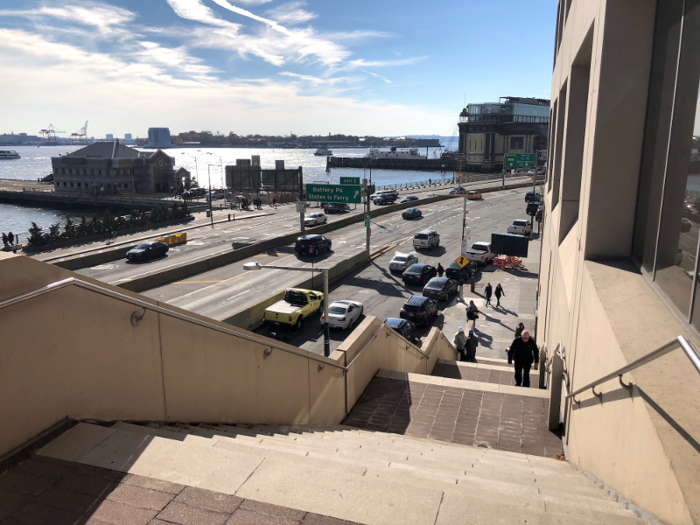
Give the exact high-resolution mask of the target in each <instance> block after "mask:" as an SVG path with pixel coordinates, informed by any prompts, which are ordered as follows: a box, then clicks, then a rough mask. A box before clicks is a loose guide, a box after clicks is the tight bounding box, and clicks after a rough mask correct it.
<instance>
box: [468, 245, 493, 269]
mask: <svg viewBox="0 0 700 525" xmlns="http://www.w3.org/2000/svg"><path fill="white" fill-rule="evenodd" d="M464 256H465V257H466V258H467V259H469V260H470V261H472V262H475V263H477V264H481V265H482V266H486V265H487V264H488V263H490V262H491V261H492V260H493V258H494V257H496V255H495V254H494V253H492V252H491V243H490V242H486V241H481V242H475V243H474V244H472V246H471V248H469V250H467V251H466V252H465V253H464Z"/></svg>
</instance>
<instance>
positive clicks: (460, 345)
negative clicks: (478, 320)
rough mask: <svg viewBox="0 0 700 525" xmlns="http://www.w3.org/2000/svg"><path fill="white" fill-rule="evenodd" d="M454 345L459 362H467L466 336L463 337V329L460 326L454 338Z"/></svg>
mask: <svg viewBox="0 0 700 525" xmlns="http://www.w3.org/2000/svg"><path fill="white" fill-rule="evenodd" d="M454 345H455V348H456V349H457V353H458V354H459V357H460V359H459V360H460V361H466V360H467V336H466V335H464V327H463V326H460V327H459V328H457V333H456V334H455V338H454Z"/></svg>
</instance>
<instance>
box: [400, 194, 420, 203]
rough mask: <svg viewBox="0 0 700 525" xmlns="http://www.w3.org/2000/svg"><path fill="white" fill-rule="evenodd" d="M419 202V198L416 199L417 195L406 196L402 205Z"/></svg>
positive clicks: (402, 200)
mask: <svg viewBox="0 0 700 525" xmlns="http://www.w3.org/2000/svg"><path fill="white" fill-rule="evenodd" d="M417 200H418V197H416V196H415V195H406V196H405V197H404V198H403V199H401V203H404V202H411V201H417Z"/></svg>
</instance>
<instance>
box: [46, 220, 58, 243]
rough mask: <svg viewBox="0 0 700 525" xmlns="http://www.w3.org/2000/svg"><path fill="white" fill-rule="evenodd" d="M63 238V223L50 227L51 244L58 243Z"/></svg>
mask: <svg viewBox="0 0 700 525" xmlns="http://www.w3.org/2000/svg"><path fill="white" fill-rule="evenodd" d="M60 237H61V223H60V222H56V223H54V224H52V225H51V226H49V240H50V241H51V242H57V241H58V239H59V238H60Z"/></svg>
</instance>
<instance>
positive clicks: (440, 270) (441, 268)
mask: <svg viewBox="0 0 700 525" xmlns="http://www.w3.org/2000/svg"><path fill="white" fill-rule="evenodd" d="M437 273H438V276H439V277H442V274H443V273H445V269H444V268H443V267H442V264H440V263H438V267H437Z"/></svg>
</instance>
